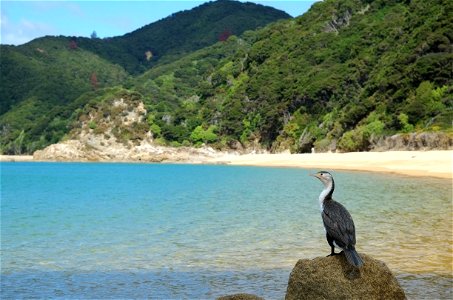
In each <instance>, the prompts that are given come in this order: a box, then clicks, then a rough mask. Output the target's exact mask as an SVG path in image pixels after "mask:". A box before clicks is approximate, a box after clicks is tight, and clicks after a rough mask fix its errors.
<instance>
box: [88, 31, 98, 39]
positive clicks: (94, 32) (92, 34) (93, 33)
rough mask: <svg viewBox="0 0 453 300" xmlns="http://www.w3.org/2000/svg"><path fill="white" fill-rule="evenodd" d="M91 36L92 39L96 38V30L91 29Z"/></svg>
mask: <svg viewBox="0 0 453 300" xmlns="http://www.w3.org/2000/svg"><path fill="white" fill-rule="evenodd" d="M90 36H91V38H92V39H97V38H98V34H97V33H96V30H93V32H92V33H91V35H90Z"/></svg>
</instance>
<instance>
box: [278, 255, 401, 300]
mask: <svg viewBox="0 0 453 300" xmlns="http://www.w3.org/2000/svg"><path fill="white" fill-rule="evenodd" d="M360 255H361V257H362V259H363V261H364V266H363V267H362V268H360V269H355V268H353V267H351V266H350V265H349V264H348V263H347V261H346V258H345V256H344V255H337V256H330V257H318V258H315V259H312V260H310V259H301V260H299V261H298V262H297V264H296V266H295V267H294V269H293V270H292V272H291V274H290V277H289V282H288V288H287V292H286V297H285V299H286V300H296V299H406V296H405V294H404V291H403V289H402V288H401V287H400V285H399V284H398V281H397V280H396V278H395V276H393V274H392V272H391V271H390V270H389V268H388V267H387V266H386V265H385V263H383V262H381V261H379V260H376V259H374V258H372V257H370V256H368V255H365V254H362V253H361V254H360Z"/></svg>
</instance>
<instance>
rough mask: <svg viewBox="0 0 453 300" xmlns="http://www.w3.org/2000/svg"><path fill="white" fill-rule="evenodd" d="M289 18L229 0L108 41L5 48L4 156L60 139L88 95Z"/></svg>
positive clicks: (0, 130)
mask: <svg viewBox="0 0 453 300" xmlns="http://www.w3.org/2000/svg"><path fill="white" fill-rule="evenodd" d="M282 18H290V16H289V15H288V14H286V13H284V12H282V11H279V10H276V9H273V8H270V7H265V6H262V5H257V4H251V3H241V2H236V1H229V0H220V1H216V2H209V3H205V4H203V5H201V6H199V7H196V8H194V9H192V10H189V11H183V12H179V13H175V14H173V15H171V16H169V17H167V18H165V19H162V20H160V21H158V22H155V23H152V24H150V25H147V26H144V27H143V28H140V29H138V30H135V31H134V32H131V33H129V34H126V35H124V36H120V37H114V38H109V39H98V38H93V39H87V38H78V37H64V36H59V37H42V38H38V39H35V40H33V41H31V42H29V43H27V44H24V45H21V46H7V45H1V46H0V76H1V84H0V103H1V105H0V142H1V143H0V146H1V149H0V151H1V152H3V153H23V152H26V153H31V152H33V151H34V150H36V149H40V148H43V147H44V146H46V145H48V144H51V143H56V142H58V141H59V140H60V139H61V138H62V137H63V135H64V134H66V133H67V132H68V130H69V129H70V126H69V125H70V118H71V115H72V114H73V112H74V111H75V110H76V109H80V108H82V107H83V106H84V105H85V104H86V103H87V101H89V96H87V97H81V98H80V99H78V98H79V97H80V96H81V95H82V94H84V93H87V92H92V91H99V90H100V89H102V88H107V87H112V86H115V85H121V84H124V83H125V82H127V78H130V74H133V73H138V72H141V71H144V70H146V69H147V68H150V67H152V66H153V65H154V64H156V63H157V62H159V61H172V60H175V59H176V58H178V57H181V56H182V55H183V54H184V53H189V52H192V51H194V50H196V49H200V48H202V47H205V46H208V45H211V44H213V43H216V42H218V41H219V40H226V39H227V38H228V37H229V36H230V35H233V34H236V35H239V34H241V33H242V32H243V31H245V30H252V29H256V28H258V27H261V26H264V25H266V24H268V23H270V22H272V21H276V20H278V19H282Z"/></svg>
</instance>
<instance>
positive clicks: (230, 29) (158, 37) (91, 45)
mask: <svg viewBox="0 0 453 300" xmlns="http://www.w3.org/2000/svg"><path fill="white" fill-rule="evenodd" d="M288 18H291V16H290V15H288V14H286V13H285V12H282V11H280V10H276V9H274V8H272V7H268V6H263V5H258V4H254V3H242V2H237V1H231V0H218V1H215V2H208V3H205V4H202V5H200V6H198V7H196V8H194V9H192V10H187V11H182V12H178V13H175V14H173V15H171V16H169V17H167V18H164V19H162V20H160V21H157V22H155V23H152V24H149V25H146V26H144V27H142V28H140V29H137V30H135V31H133V32H131V33H128V34H125V35H123V36H119V37H113V38H109V39H105V40H101V39H87V38H81V39H76V41H77V43H78V45H79V47H81V48H83V49H86V50H89V51H92V52H94V53H96V54H98V55H99V56H101V57H103V58H105V59H106V60H108V61H111V62H113V63H116V64H119V65H120V66H122V67H124V68H125V69H126V70H127V71H128V72H129V73H132V74H137V73H141V72H143V71H145V70H146V69H149V68H150V67H151V66H154V65H155V64H156V63H157V62H162V61H163V62H170V61H173V60H175V59H176V58H178V57H181V56H182V55H184V54H188V53H190V52H193V51H195V50H198V49H201V48H204V47H207V46H209V45H212V44H214V43H215V42H217V41H219V40H226V39H227V38H228V37H229V36H230V35H240V34H242V33H243V32H244V31H246V30H251V29H256V28H258V27H262V26H265V25H267V24H269V23H271V22H274V21H276V20H279V19H288Z"/></svg>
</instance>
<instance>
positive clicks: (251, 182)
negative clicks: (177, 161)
mask: <svg viewBox="0 0 453 300" xmlns="http://www.w3.org/2000/svg"><path fill="white" fill-rule="evenodd" d="M308 174H309V171H308V170H303V169H284V168H258V167H231V166H205V165H159V164H94V163H93V164H78V163H2V164H1V188H2V190H1V220H2V223H1V239H2V240H1V257H2V260H1V279H2V281H1V288H2V290H1V296H2V298H24V297H39V298H49V297H52V298H125V297H129V298H143V297H149V298H214V297H217V296H220V295H224V294H231V293H237V292H248V293H254V294H257V295H260V296H263V297H265V298H266V299H282V298H284V294H285V291H286V284H287V281H288V276H289V273H290V271H291V269H292V267H293V266H294V265H295V263H296V262H297V260H298V259H300V258H313V257H316V256H324V255H327V254H328V253H329V251H330V249H329V246H328V244H327V242H326V241H325V238H324V230H323V227H322V221H321V217H320V212H319V204H318V200H317V199H318V195H319V193H320V191H321V189H322V186H321V183H320V182H318V180H317V179H315V178H313V177H309V176H307V175H308ZM333 174H334V177H335V180H336V186H337V188H336V191H335V193H334V198H335V199H336V200H338V201H339V202H341V203H343V204H344V205H345V206H346V207H347V208H348V210H349V211H350V212H351V214H352V216H353V218H354V222H355V224H356V230H357V249H358V251H359V252H364V253H367V254H370V255H371V256H373V257H375V258H378V259H381V260H383V261H385V262H386V263H387V265H388V266H389V267H390V268H391V269H392V271H393V272H394V273H395V274H396V275H397V278H398V280H399V281H400V283H401V285H402V286H403V288H404V289H405V291H406V293H407V295H408V296H409V298H413V299H424V298H425V299H426V298H441V299H442V298H443V299H448V298H451V297H452V295H453V288H452V284H453V275H452V247H453V240H452V233H453V230H452V187H451V181H450V180H442V179H432V178H413V177H402V176H395V175H388V174H373V173H363V172H349V173H347V172H333Z"/></svg>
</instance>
